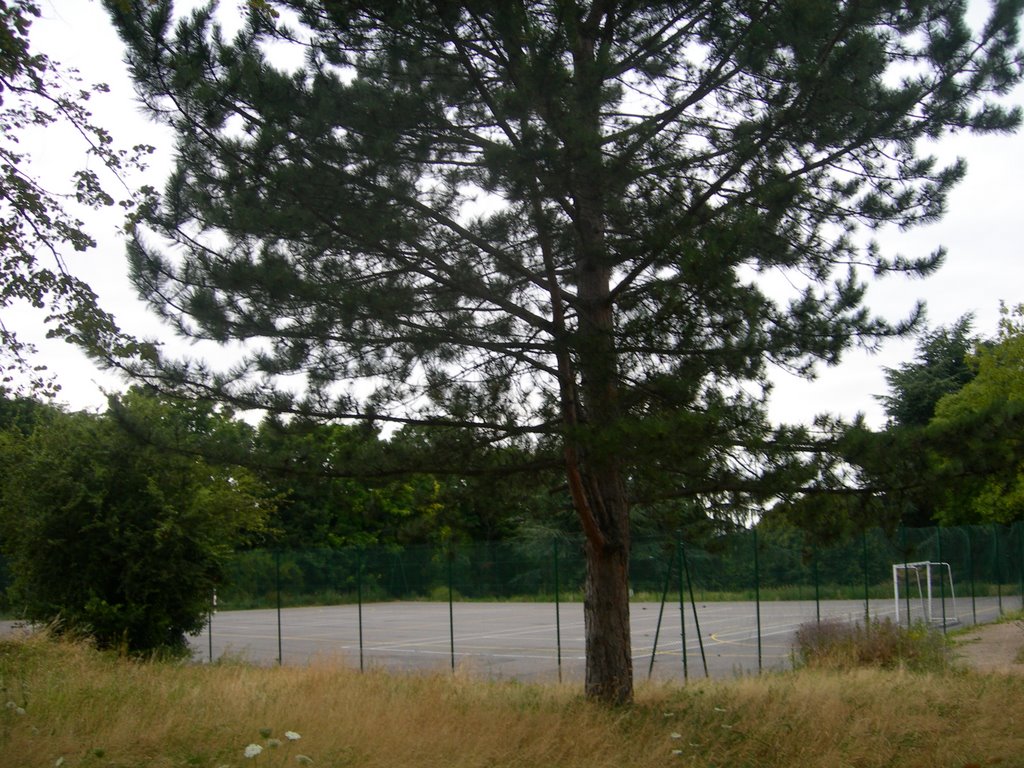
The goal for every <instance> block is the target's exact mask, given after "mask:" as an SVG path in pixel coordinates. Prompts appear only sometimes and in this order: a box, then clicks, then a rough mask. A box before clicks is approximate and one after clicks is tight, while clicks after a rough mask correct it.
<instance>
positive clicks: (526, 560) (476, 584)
mask: <svg viewBox="0 0 1024 768" xmlns="http://www.w3.org/2000/svg"><path fill="white" fill-rule="evenodd" d="M1022 561H1024V524H1021V523H1018V524H1015V525H1014V526H1012V527H1007V526H999V525H992V526H970V527H957V528H901V529H898V530H896V531H895V532H892V533H887V532H885V531H882V530H881V529H870V530H867V531H864V532H862V533H859V534H857V535H855V536H854V537H852V538H850V539H847V540H844V541H840V542H835V543H830V544H817V543H815V542H814V541H813V539H811V538H810V537H809V536H807V535H805V534H803V533H801V532H799V531H791V530H787V531H767V532H764V531H761V532H759V531H757V530H754V529H750V530H743V531H739V532H736V533H732V534H728V535H722V536H718V537H715V538H714V539H711V540H709V541H705V542H702V543H696V542H692V541H687V539H686V538H685V536H675V537H671V538H668V537H666V538H662V539H653V538H648V539H640V540H637V541H634V543H633V549H632V555H631V561H630V586H631V588H632V590H633V593H634V594H635V595H646V596H654V597H656V598H658V597H660V596H661V595H662V594H663V593H666V591H667V593H668V594H669V595H678V590H679V589H680V582H679V579H677V578H674V577H673V576H672V573H674V572H676V570H677V569H678V571H679V572H682V573H683V576H684V579H683V582H685V584H684V587H683V589H684V590H685V591H687V592H689V591H690V590H692V592H693V595H694V596H695V598H696V599H697V600H699V601H702V602H707V601H718V600H756V599H761V600H837V599H844V600H850V599H864V600H865V601H867V600H872V599H886V598H893V597H895V594H896V589H895V584H894V574H895V577H896V578H897V579H898V581H899V582H900V588H899V594H900V595H902V596H903V599H911V598H913V599H917V600H920V598H921V597H922V596H926V595H927V592H928V590H929V589H931V592H932V598H933V600H934V599H936V598H938V599H940V600H941V598H942V597H943V596H945V597H949V598H952V597H957V599H958V600H962V601H965V604H967V605H969V603H970V600H971V598H972V597H977V596H996V597H1005V598H1010V597H1011V596H1013V597H1016V598H1018V599H1019V597H1020V595H1021V594H1022V587H1024V569H1022ZM929 563H930V564H931V567H930V568H929V567H927V564H929ZM939 564H942V565H939ZM585 567H586V566H585V562H584V556H583V550H582V546H581V543H580V542H579V541H573V540H571V539H568V538H560V539H557V540H530V541H512V542H505V543H477V544H466V545H451V546H438V547H430V546H408V547H402V548H399V547H381V548H351V549H325V550H301V551H271V550H257V551H249V552H241V553H238V554H237V555H235V556H234V557H233V558H232V560H231V561H230V563H229V566H228V569H227V579H226V580H225V582H224V584H223V585H222V586H221V588H220V589H219V590H218V596H219V605H220V607H221V608H222V609H240V608H257V607H274V606H276V605H278V604H280V605H282V606H286V607H287V606H296V605H332V604H343V603H353V602H357V601H363V602H379V601H391V600H440V601H444V600H448V599H449V597H451V598H452V599H454V600H456V601H459V600H490V601H501V600H538V601H539V600H553V599H555V598H556V597H557V598H558V599H560V600H567V601H572V600H579V599H581V598H582V592H583V582H584V576H585ZM929 577H930V580H929ZM940 577H941V578H940Z"/></svg>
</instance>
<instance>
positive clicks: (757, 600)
mask: <svg viewBox="0 0 1024 768" xmlns="http://www.w3.org/2000/svg"><path fill="white" fill-rule="evenodd" d="M750 530H751V532H752V533H753V534H754V610H755V613H756V615H757V671H758V672H760V671H761V669H762V662H761V658H762V655H761V558H760V556H759V554H758V551H757V528H756V527H754V528H751V529H750Z"/></svg>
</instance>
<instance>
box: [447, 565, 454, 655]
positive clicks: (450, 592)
mask: <svg viewBox="0 0 1024 768" xmlns="http://www.w3.org/2000/svg"><path fill="white" fill-rule="evenodd" d="M454 559H455V553H454V552H453V551H452V549H451V545H449V546H448V638H449V640H450V642H451V652H452V672H453V673H454V672H455V608H454V602H455V596H454V594H453V589H452V561H453V560H454Z"/></svg>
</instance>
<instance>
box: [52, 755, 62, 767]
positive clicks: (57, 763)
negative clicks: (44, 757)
mask: <svg viewBox="0 0 1024 768" xmlns="http://www.w3.org/2000/svg"><path fill="white" fill-rule="evenodd" d="M62 765H64V756H63V755H61V756H60V757H58V758H57V759H56V760H54V761H53V768H60V767H61V766H62Z"/></svg>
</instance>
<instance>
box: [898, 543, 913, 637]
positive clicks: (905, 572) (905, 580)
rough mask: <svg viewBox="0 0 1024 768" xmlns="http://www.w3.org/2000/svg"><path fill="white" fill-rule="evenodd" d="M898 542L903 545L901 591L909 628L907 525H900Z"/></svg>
mask: <svg viewBox="0 0 1024 768" xmlns="http://www.w3.org/2000/svg"><path fill="white" fill-rule="evenodd" d="M900 544H901V545H902V547H903V591H904V592H905V593H906V594H905V595H904V596H905V597H906V601H907V628H908V629H909V628H910V624H911V621H910V560H909V558H908V557H907V553H908V552H909V549H908V548H907V526H905V525H901V526H900Z"/></svg>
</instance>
